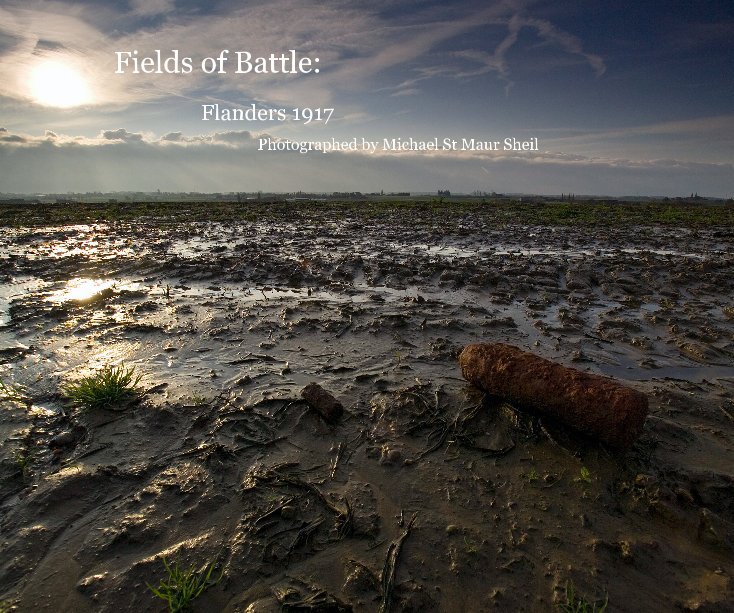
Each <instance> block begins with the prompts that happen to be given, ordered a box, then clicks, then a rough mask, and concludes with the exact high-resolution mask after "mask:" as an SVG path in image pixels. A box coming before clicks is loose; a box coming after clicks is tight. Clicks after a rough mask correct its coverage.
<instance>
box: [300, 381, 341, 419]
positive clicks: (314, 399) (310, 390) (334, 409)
mask: <svg viewBox="0 0 734 613" xmlns="http://www.w3.org/2000/svg"><path fill="white" fill-rule="evenodd" d="M301 397H302V398H303V399H304V400H305V401H306V403H307V404H308V406H310V407H311V408H312V409H314V410H315V411H317V412H318V413H319V415H321V417H323V418H324V421H326V422H327V423H330V424H333V423H335V422H336V421H337V420H338V419H339V418H340V417H341V415H342V413H343V412H344V407H343V406H342V403H341V402H339V401H338V400H337V399H336V398H335V397H334V396H333V395H332V394H331V393H330V392H327V391H326V390H325V389H324V388H323V387H321V386H320V385H319V384H318V383H309V384H308V385H307V386H306V387H304V388H303V389H302V390H301Z"/></svg>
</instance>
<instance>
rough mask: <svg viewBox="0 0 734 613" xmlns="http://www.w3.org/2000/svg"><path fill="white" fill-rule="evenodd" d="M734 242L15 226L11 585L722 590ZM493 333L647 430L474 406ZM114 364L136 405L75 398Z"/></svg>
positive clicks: (394, 227) (292, 605)
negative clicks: (632, 394)
mask: <svg viewBox="0 0 734 613" xmlns="http://www.w3.org/2000/svg"><path fill="white" fill-rule="evenodd" d="M733 247H734V229H733V228H732V227H731V226H728V225H723V226H715V225H714V226H707V227H700V228H697V227H686V226H683V225H676V224H672V225H671V224H669V225H663V224H656V223H650V224H647V225H645V224H635V225H634V226H624V225H614V224H611V225H609V226H603V225H601V226H600V225H593V226H584V225H574V224H565V225H551V224H547V225H540V224H527V223H523V224H519V223H513V222H512V221H511V220H509V221H503V222H502V223H497V222H496V220H492V219H488V218H486V217H484V216H482V215H481V214H474V213H471V212H462V213H461V214H451V213H450V212H447V213H446V214H445V215H437V214H436V213H435V211H433V212H432V213H431V214H427V213H426V214H423V213H421V211H420V210H419V209H412V210H410V211H402V212H399V214H398V213H396V214H394V215H386V216H379V215H378V216H374V215H369V216H368V215H360V214H359V213H357V212H354V211H351V212H349V213H347V214H345V213H344V211H342V210H339V209H335V208H330V207H327V206H324V208H323V210H322V211H320V212H318V213H314V212H313V210H310V211H309V214H308V215H305V214H299V211H298V210H297V208H296V209H294V211H293V212H292V214H291V215H290V216H289V217H287V218H277V219H254V220H246V221H239V222H231V223H218V222H195V221H191V222H185V223H179V222H175V221H169V222H165V223H164V222H161V221H160V220H157V221H152V220H146V219H145V218H141V219H137V220H133V221H130V222H122V221H121V222H110V223H98V224H86V225H59V226H43V225H38V224H35V225H32V226H31V225H27V226H23V225H22V224H20V225H16V227H4V228H0V379H1V380H2V382H3V388H2V389H0V397H1V398H2V401H1V404H0V433H2V436H3V441H4V442H3V446H2V452H1V455H0V542H1V543H2V544H1V545H0V549H1V550H2V552H3V555H2V556H1V558H0V602H4V603H5V604H6V605H7V606H15V607H16V608H17V610H19V611H80V612H83V611H118V612H121V611H136V612H141V611H163V610H165V603H163V602H162V601H161V600H159V599H156V598H155V597H154V596H153V594H152V593H151V591H150V590H149V589H148V587H147V585H146V584H147V583H150V584H153V585H157V584H158V582H159V581H160V580H161V579H163V578H165V576H166V575H165V570H164V566H163V563H162V560H163V558H165V559H166V560H169V561H178V562H180V564H181V565H182V566H186V567H188V566H190V565H194V566H196V567H197V568H199V567H202V566H205V565H207V564H210V563H214V564H215V565H216V571H215V572H216V575H217V577H220V580H219V581H218V583H216V585H213V586H212V587H210V588H209V589H207V590H206V591H205V592H204V593H203V594H202V595H201V596H200V597H199V598H198V599H197V600H196V601H195V602H194V610H201V611H220V610H221V611H251V612H267V611H280V610H311V611H348V610H353V611H378V610H393V611H490V610H507V611H512V610H514V611H550V610H554V609H555V607H556V606H557V605H558V603H562V602H564V598H565V594H566V587H567V586H568V585H569V584H572V585H573V586H574V588H575V590H576V592H577V593H579V594H583V595H584V596H585V597H586V599H587V600H588V601H589V602H594V601H603V600H604V599H605V598H606V599H608V602H609V609H608V610H610V611H639V610H641V608H640V607H641V603H644V606H643V609H644V610H661V611H662V610H691V611H694V610H695V611H727V610H732V608H734V578H733V575H734V564H733V563H732V560H733V559H734V557H733V556H734V463H733V462H732V457H734V456H733V455H732V446H733V445H734V397H733V396H732V393H734V306H733V305H732V301H731V297H732V295H734V275H732V271H734V255H733V253H734V251H733ZM475 342H481V343H490V342H491V343H494V342H501V343H508V344H511V345H515V346H517V347H521V348H523V349H525V350H527V351H532V352H533V353H535V354H536V355H538V356H541V357H543V358H547V359H550V360H553V361H556V362H558V363H560V364H564V365H566V366H571V367H573V368H575V369H578V370H582V371H587V372H589V373H592V374H598V375H605V376H611V377H614V378H616V379H618V380H619V381H620V382H622V383H623V384H625V385H627V386H629V387H631V388H633V389H635V390H638V391H640V392H642V393H644V394H646V395H647V398H648V400H649V415H648V417H647V420H646V422H645V425H644V428H643V431H642V435H641V436H640V438H639V439H638V440H637V442H636V443H635V445H634V446H633V447H632V448H631V449H630V450H629V451H626V452H624V453H620V452H615V451H613V450H611V449H608V448H606V447H605V446H604V445H603V444H601V443H599V441H597V440H593V439H587V438H584V437H583V436H582V435H579V434H577V433H575V432H574V431H573V429H571V428H567V427H566V426H564V425H562V424H559V423H554V422H552V421H550V420H549V419H548V418H547V417H545V416H543V415H539V414H533V413H532V412H531V411H528V410H526V409H524V408H521V407H516V406H513V405H512V404H510V403H508V402H506V401H505V400H503V399H501V398H495V397H488V396H484V395H483V394H482V392H480V391H479V390H478V389H476V388H474V387H473V386H471V385H470V384H469V383H467V382H466V381H465V380H464V379H463V378H462V376H461V371H460V368H459V365H458V361H457V357H458V354H459V352H460V351H461V349H462V348H463V347H464V346H465V345H467V344H470V343H475ZM110 364H124V365H125V366H126V367H135V369H136V372H138V373H141V374H142V375H143V378H142V383H141V384H142V386H143V388H144V390H145V393H144V395H143V396H142V398H140V400H139V401H136V402H130V403H127V404H126V405H125V406H118V407H110V408H109V409H99V410H94V411H91V410H83V409H80V408H79V407H75V406H74V405H72V404H70V403H69V402H68V401H67V400H65V399H64V398H63V396H62V394H61V392H60V390H61V389H62V386H63V384H64V383H66V382H69V381H74V380H76V379H78V378H79V377H81V376H83V375H85V374H89V373H90V372H93V371H94V370H96V369H99V368H102V367H104V366H106V365H110ZM310 383H316V384H318V385H319V386H321V388H323V389H322V391H323V392H325V393H327V396H328V395H333V397H330V400H329V401H330V402H336V403H337V404H338V405H340V406H341V407H343V412H342V413H341V414H337V413H338V412H337V413H335V414H334V415H336V416H335V417H333V418H330V419H329V421H326V420H324V418H323V414H322V413H320V412H319V410H318V407H316V408H314V406H315V403H316V404H317V402H316V401H314V402H312V403H311V404H309V402H308V401H307V400H306V399H304V397H303V396H302V393H301V392H302V390H303V388H304V387H305V386H306V385H308V384H310ZM327 399H328V398H327ZM330 415H331V414H330Z"/></svg>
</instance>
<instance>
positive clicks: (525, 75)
mask: <svg viewBox="0 0 734 613" xmlns="http://www.w3.org/2000/svg"><path fill="white" fill-rule="evenodd" d="M174 50H176V51H178V54H179V58H184V57H187V58H191V65H192V70H191V71H190V72H188V73H186V74H183V73H178V74H166V73H165V72H164V73H163V74H155V73H154V74H145V73H142V72H140V73H138V74H134V73H133V72H132V70H131V67H130V65H128V66H122V67H121V66H119V63H118V55H117V54H118V52H120V53H122V52H130V53H133V52H134V51H137V57H139V58H143V57H145V56H154V55H155V53H156V51H159V52H160V53H161V57H162V58H163V59H164V60H165V59H166V58H167V57H170V56H171V55H173V54H174ZM223 50H226V51H227V54H226V59H225V61H224V62H223V64H222V70H223V72H222V73H218V72H214V73H212V74H206V73H205V72H204V70H203V69H202V64H201V62H202V61H203V60H205V58H217V57H218V56H219V55H220V54H221V53H222V51H223ZM290 50H294V51H295V53H296V54H297V57H298V58H310V59H311V61H312V62H313V64H312V66H315V67H317V68H318V69H319V72H318V74H317V73H315V72H310V73H308V74H305V73H304V74H282V73H278V74H273V73H268V74H253V73H246V74H237V72H236V69H237V57H236V52H238V51H240V52H245V51H247V52H248V53H250V54H251V56H252V57H253V58H258V57H268V56H269V55H270V54H273V53H274V54H276V55H280V54H282V53H289V52H290ZM316 58H318V63H316V62H315V59H316ZM733 69H734V3H732V2H731V1H729V0H726V1H724V0H721V1H716V2H714V1H710V0H697V1H696V2H690V1H689V0H685V1H683V0H666V1H651V0H641V1H640V2H637V3H629V2H620V1H618V0H564V1H563V2H558V1H557V0H482V1H477V0H458V1H456V2H450V3H447V2H438V1H430V0H429V1H419V0H390V1H388V0H369V1H364V0H331V1H329V2H323V1H318V2H317V1H313V0H264V1H260V0H248V1H238V0H227V1H225V0H206V1H201V0H127V1H125V0H122V1H115V2H111V1H103V0H86V1H83V2H69V1H66V0H43V1H41V0H17V1H16V0H3V1H2V3H0V192H3V193H51V192H53V193H65V192H87V191H152V190H156V189H160V190H162V191H202V192H214V191H218V192H229V191H248V192H252V191H259V190H261V191H276V192H291V191H297V190H302V191H317V192H332V191H363V192H373V191H380V190H384V191H385V192H390V191H401V192H402V191H413V192H416V191H421V192H431V191H436V190H439V189H449V190H451V191H452V192H464V193H470V192H473V191H475V190H478V191H486V192H493V191H494V192H499V193H536V194H560V193H569V192H573V193H576V194H597V195H610V196H638V195H639V196H683V195H690V194H691V193H698V194H700V195H706V196H716V197H727V198H728V197H732V196H734V102H733V101H734V75H733V74H732V72H733ZM215 104H218V105H219V108H220V109H242V110H246V109H250V108H253V105H254V108H255V109H257V110H264V111H266V112H267V111H268V110H271V111H273V112H276V114H275V117H276V119H274V120H272V121H271V120H260V121H247V120H245V121H222V120H219V121H217V120H215V119H211V118H210V119H208V120H205V119H204V108H205V106H204V105H215ZM208 108H211V107H208ZM303 108H309V109H334V110H333V113H332V114H331V117H330V120H329V122H328V123H326V124H325V123H324V122H323V121H313V122H311V123H310V124H308V125H305V124H304V122H303V121H302V120H301V121H299V119H298V118H297V117H296V116H295V111H294V109H303ZM278 110H281V111H283V113H284V114H285V119H281V120H278V119H277V111H278ZM411 138H412V139H414V141H432V140H433V139H438V141H439V142H440V143H443V140H444V139H449V141H452V140H455V141H456V142H457V143H458V147H448V148H446V149H439V150H436V151H396V150H394V149H392V148H390V147H389V146H388V147H385V146H384V145H385V142H384V139H387V140H388V142H390V141H391V140H392V139H403V140H404V141H407V140H408V139H411ZM472 138H473V139H475V141H491V142H495V141H497V142H500V145H501V146H502V145H504V139H506V138H510V139H516V140H517V141H521V142H522V141H528V142H530V143H533V142H537V150H526V151H503V150H498V151H477V150H462V149H461V145H462V144H463V139H467V140H468V139H472ZM261 139H265V140H267V139H269V140H270V141H272V142H281V143H283V142H286V141H292V142H302V141H318V142H321V141H331V139H337V140H340V141H348V142H349V141H351V139H357V141H358V142H360V143H361V142H362V139H366V140H370V141H374V142H376V143H378V145H379V146H378V147H377V149H376V150H375V151H373V152H368V151H363V150H357V151H341V152H330V153H322V152H320V151H310V152H308V153H305V154H304V153H300V152H297V151H261V150H258V148H259V145H260V143H261ZM532 139H537V141H533V140H532ZM501 146H500V149H501Z"/></svg>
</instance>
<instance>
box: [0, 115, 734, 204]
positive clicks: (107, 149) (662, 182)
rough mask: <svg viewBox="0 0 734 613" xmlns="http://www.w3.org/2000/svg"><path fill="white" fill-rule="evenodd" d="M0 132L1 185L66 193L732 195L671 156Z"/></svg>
mask: <svg viewBox="0 0 734 613" xmlns="http://www.w3.org/2000/svg"><path fill="white" fill-rule="evenodd" d="M3 134H5V136H4V137H0V184H1V185H3V191H5V192H18V193H37V192H42V193H48V192H54V193H58V192H66V191H95V190H97V191H137V190H155V189H159V188H160V189H163V190H167V191H257V190H267V191H296V190H299V189H302V190H306V191H326V192H331V191H354V190H359V191H365V192H366V191H379V190H380V189H385V190H389V191H432V190H435V189H439V188H441V189H450V190H451V191H454V192H471V191H474V190H483V191H497V192H524V193H561V192H562V191H563V192H575V193H588V194H607V195H612V196H616V195H629V194H640V195H669V196H675V195H681V194H689V193H691V192H692V191H693V192H698V193H700V194H706V195H713V196H730V195H731V194H732V193H733V192H734V183H733V182H732V179H731V177H732V176H734V166H733V165H732V164H714V163H693V162H685V161H682V160H675V159H658V160H632V159H626V158H599V157H589V156H584V155H579V154H573V153H563V152H537V153H532V154H526V153H514V154H507V155H503V154H498V153H490V152H484V153H478V152H474V153H472V152H464V153H459V152H446V153H443V154H439V155H435V154H434V155H425V154H418V153H414V152H406V153H400V154H384V155H368V154H362V153H356V154H355V153H351V154H346V153H332V154H322V153H308V154H300V153H297V152H262V151H258V150H257V136H258V135H254V134H252V133H250V132H248V131H229V132H219V133H212V134H199V135H189V136H187V135H184V134H181V133H169V134H166V135H165V136H163V137H161V138H156V137H154V136H152V135H146V134H142V133H134V132H129V131H127V130H125V129H122V128H118V129H116V130H103V131H101V132H100V134H99V135H98V136H97V137H95V138H85V137H79V136H69V135H57V136H56V138H54V139H48V138H47V136H46V135H45V134H44V136H37V137H34V136H31V135H25V134H14V133H9V132H5V133H3Z"/></svg>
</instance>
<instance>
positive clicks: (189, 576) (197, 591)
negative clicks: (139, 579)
mask: <svg viewBox="0 0 734 613" xmlns="http://www.w3.org/2000/svg"><path fill="white" fill-rule="evenodd" d="M163 566H165V568H166V572H167V573H168V581H165V580H163V579H161V583H160V585H159V586H158V587H157V588H155V587H153V586H152V585H150V584H149V583H146V585H147V586H148V589H149V590H150V591H151V592H153V594H154V595H155V596H157V597H158V598H160V599H162V600H165V601H166V602H167V603H168V610H169V611H170V612H171V613H178V612H179V611H186V610H188V609H190V608H191V603H192V602H193V600H194V599H196V598H198V597H199V596H201V594H202V593H203V592H204V590H206V589H207V588H209V587H211V586H213V585H216V584H217V583H219V581H220V579H221V578H222V576H221V575H220V576H219V577H218V578H217V579H216V580H213V579H212V578H211V576H212V572H214V563H213V562H212V563H211V564H207V565H206V566H205V567H204V568H203V569H202V570H201V571H200V572H196V570H195V568H194V567H193V566H191V567H189V569H188V570H184V569H183V568H181V567H180V566H179V565H178V563H176V564H174V565H173V566H170V565H169V564H168V561H167V560H166V558H163Z"/></svg>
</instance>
